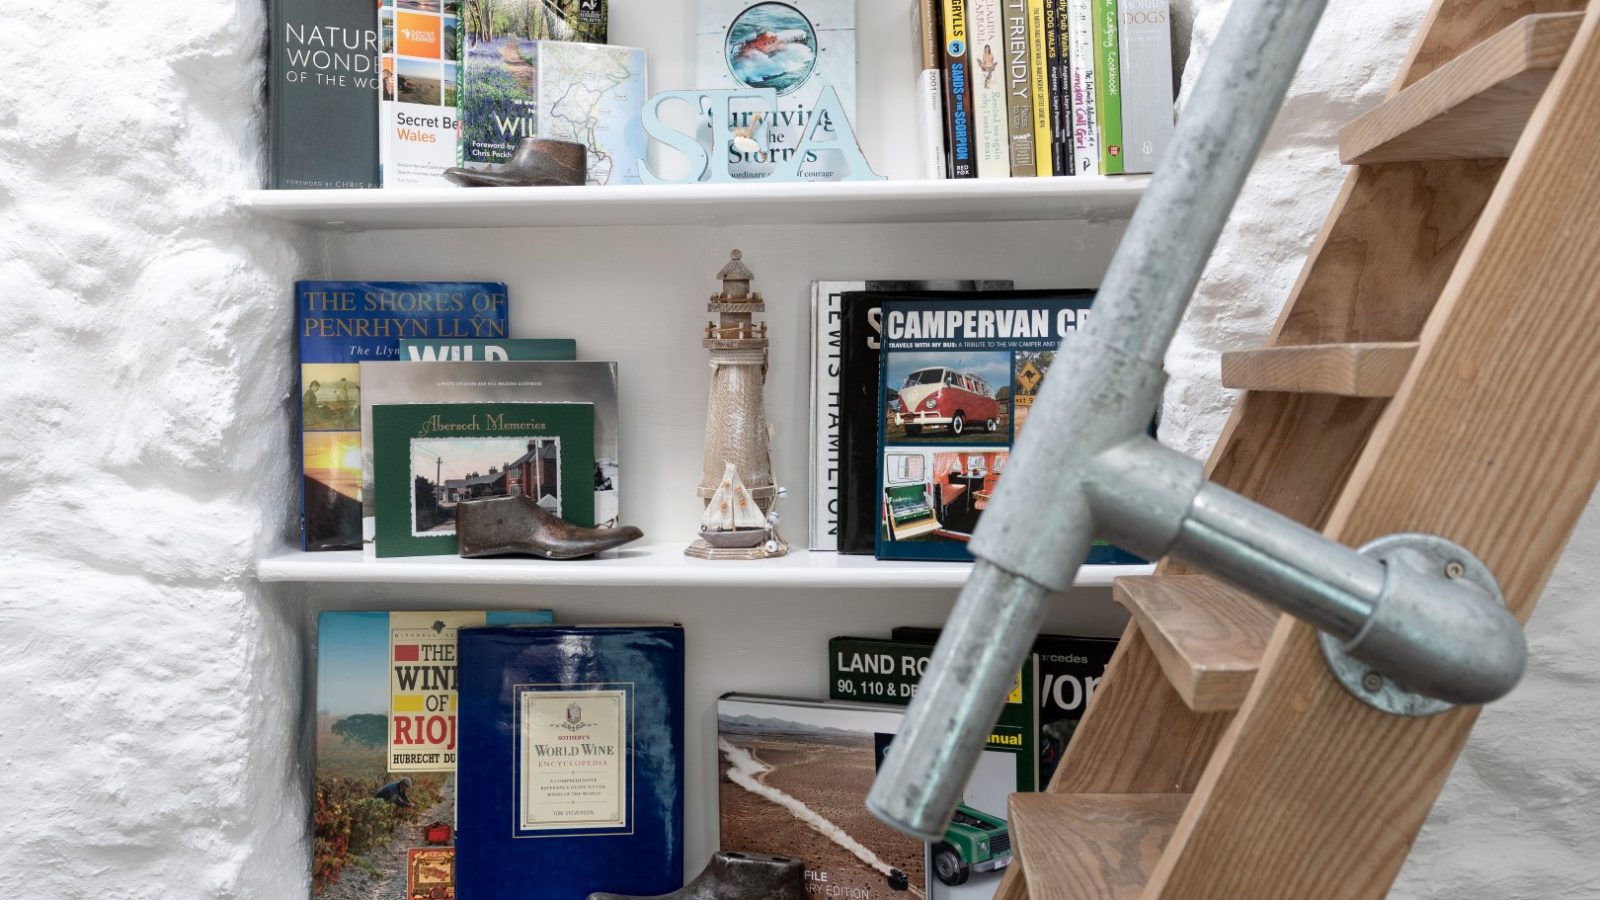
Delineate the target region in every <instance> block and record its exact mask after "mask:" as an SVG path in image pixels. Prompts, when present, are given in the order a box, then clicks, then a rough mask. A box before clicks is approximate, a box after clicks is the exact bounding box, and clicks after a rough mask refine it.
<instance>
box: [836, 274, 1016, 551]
mask: <svg viewBox="0 0 1600 900" xmlns="http://www.w3.org/2000/svg"><path fill="white" fill-rule="evenodd" d="M1010 288H1011V282H1010V281H1004V280H994V281H889V280H881V281H815V282H812V284H811V453H812V457H811V549H812V550H838V551H839V552H840V553H856V554H863V555H864V554H868V553H871V552H872V531H873V529H874V528H875V527H876V522H877V508H876V506H875V505H874V502H873V497H874V496H875V495H876V493H877V489H876V482H875V481H874V479H873V478H872V477H871V476H869V475H865V474H861V475H857V474H854V473H868V472H874V471H876V469H877V462H876V459H877V445H878V426H877V423H876V422H875V421H874V420H873V416H874V415H876V413H877V399H876V398H877V395H878V333H879V330H880V328H879V312H878V304H877V303H876V302H872V301H867V300H855V299H849V296H850V295H852V294H854V293H858V292H861V291H867V292H870V293H874V294H884V293H895V292H902V291H975V290H1009V289H1010Z"/></svg>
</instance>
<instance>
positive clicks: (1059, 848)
mask: <svg viewBox="0 0 1600 900" xmlns="http://www.w3.org/2000/svg"><path fill="white" fill-rule="evenodd" d="M1188 801H1189V795H1188V794H1012V795H1011V805H1010V818H1009V819H1008V820H1007V821H1008V823H1009V824H1010V828H1011V839H1012V842H1013V846H1014V847H1015V848H1016V852H1017V858H1018V859H1019V860H1022V861H1023V862H1024V863H1025V864H1026V866H1027V868H1028V870H1029V871H1031V872H1032V873H1033V875H1034V881H1033V886H1032V887H1031V888H1030V891H1029V895H1028V896H1029V897H1030V898H1031V900H1137V898H1138V897H1139V895H1140V894H1141V893H1142V892H1143V891H1144V884H1145V878H1146V873H1148V872H1149V871H1150V870H1151V869H1153V868H1154V867H1155V865H1156V860H1157V859H1159V858H1160V856H1161V850H1162V848H1164V847H1165V846H1166V845H1167V839H1168V838H1170V837H1171V836H1172V830H1173V829H1174V828H1175V827H1177V824H1178V817H1179V816H1181V815H1182V814H1183V808H1184V806H1185V805H1186V804H1187V803H1188Z"/></svg>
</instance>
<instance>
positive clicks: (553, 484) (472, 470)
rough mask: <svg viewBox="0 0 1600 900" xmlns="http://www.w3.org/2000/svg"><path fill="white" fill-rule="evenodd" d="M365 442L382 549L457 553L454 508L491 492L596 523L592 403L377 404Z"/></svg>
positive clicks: (383, 553) (378, 549) (387, 553)
mask: <svg viewBox="0 0 1600 900" xmlns="http://www.w3.org/2000/svg"><path fill="white" fill-rule="evenodd" d="M406 365H418V366H420V365H427V363H406ZM433 365H449V364H448V363H433ZM495 365H506V363H495ZM372 446H373V451H372V463H373V466H372V472H373V476H372V480H373V493H374V495H375V496H376V500H377V508H376V513H377V515H376V516H375V520H376V521H375V527H374V530H373V545H374V551H375V553H376V555H377V556H378V557H379V558H383V557H391V556H444V555H454V554H455V553H456V550H457V544H456V507H457V506H458V505H460V504H462V503H465V502H468V501H471V500H482V499H485V498H488V497H509V496H516V495H518V494H520V495H522V496H524V497H529V498H532V499H533V500H534V502H536V503H538V504H539V506H540V507H541V508H542V509H544V510H546V511H548V512H550V513H551V514H553V515H555V516H557V517H558V518H562V519H566V520H567V521H569V522H571V523H573V524H575V525H593V524H594V489H593V480H592V479H591V478H590V472H591V466H592V461H593V460H594V406H593V405H591V404H588V403H411V404H404V405H398V406H374V407H373V408H372Z"/></svg>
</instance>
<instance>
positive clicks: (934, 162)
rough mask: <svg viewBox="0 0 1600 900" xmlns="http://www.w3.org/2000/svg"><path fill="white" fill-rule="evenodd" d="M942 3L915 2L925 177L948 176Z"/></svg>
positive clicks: (913, 34)
mask: <svg viewBox="0 0 1600 900" xmlns="http://www.w3.org/2000/svg"><path fill="white" fill-rule="evenodd" d="M939 5H940V0H911V37H912V41H913V42H914V43H913V51H912V52H913V53H914V54H915V55H916V60H917V87H916V96H917V135H918V136H919V141H918V146H917V150H918V155H919V156H920V157H921V159H922V177H923V178H931V179H939V178H944V177H946V172H945V167H946V166H947V165H948V164H949V161H948V159H947V158H946V157H945V137H944V50H943V47H942V43H943V42H942V41H941V40H940V36H941V34H942V33H943V27H944V26H943V24H942V22H941V19H942V17H941V16H940V14H939Z"/></svg>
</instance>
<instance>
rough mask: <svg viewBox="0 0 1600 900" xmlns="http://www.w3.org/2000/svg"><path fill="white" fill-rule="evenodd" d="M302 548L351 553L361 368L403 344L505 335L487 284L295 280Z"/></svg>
mask: <svg viewBox="0 0 1600 900" xmlns="http://www.w3.org/2000/svg"><path fill="white" fill-rule="evenodd" d="M294 295H295V333H296V335H297V336H298V340H299V347H300V365H299V376H300V378H299V388H298V393H299V396H300V431H301V439H300V453H301V468H302V477H301V487H300V534H301V549H303V550H354V549H359V548H360V547H361V369H360V363H362V362H363V361H368V360H384V359H395V358H396V357H397V356H398V354H399V349H398V348H399V346H400V341H401V340H403V339H406V338H412V339H429V340H441V339H443V340H450V339H460V338H474V339H487V338H505V337H507V336H508V334H507V329H506V305H507V304H506V286H505V285H504V284H501V283H499V282H490V281H297V282H295V286H294Z"/></svg>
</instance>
